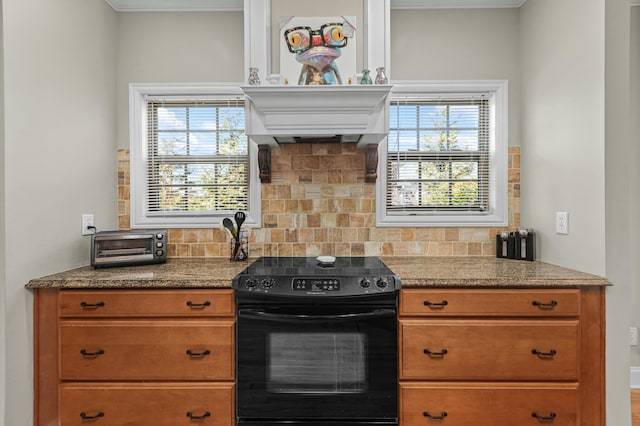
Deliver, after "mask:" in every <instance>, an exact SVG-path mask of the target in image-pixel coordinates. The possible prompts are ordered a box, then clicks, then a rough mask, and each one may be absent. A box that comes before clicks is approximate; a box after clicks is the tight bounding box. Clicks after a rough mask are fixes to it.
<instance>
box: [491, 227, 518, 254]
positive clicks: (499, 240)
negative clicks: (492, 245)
mask: <svg viewBox="0 0 640 426" xmlns="http://www.w3.org/2000/svg"><path fill="white" fill-rule="evenodd" d="M496 257H502V258H506V259H515V258H516V237H515V234H514V233H513V232H500V233H498V234H497V235H496Z"/></svg>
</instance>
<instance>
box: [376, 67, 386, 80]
mask: <svg viewBox="0 0 640 426" xmlns="http://www.w3.org/2000/svg"><path fill="white" fill-rule="evenodd" d="M376 71H378V74H377V75H376V84H387V83H389V79H387V74H386V73H385V72H384V67H379V68H376Z"/></svg>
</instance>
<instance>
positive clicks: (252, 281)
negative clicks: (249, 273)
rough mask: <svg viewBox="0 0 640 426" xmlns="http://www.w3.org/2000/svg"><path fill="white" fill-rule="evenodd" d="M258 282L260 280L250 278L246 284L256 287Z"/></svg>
mask: <svg viewBox="0 0 640 426" xmlns="http://www.w3.org/2000/svg"><path fill="white" fill-rule="evenodd" d="M256 284H258V281H256V280H255V279H254V278H248V279H247V280H246V281H245V282H244V285H245V286H246V287H249V288H253V287H255V286H256Z"/></svg>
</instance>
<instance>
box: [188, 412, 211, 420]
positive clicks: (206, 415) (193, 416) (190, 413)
mask: <svg viewBox="0 0 640 426" xmlns="http://www.w3.org/2000/svg"><path fill="white" fill-rule="evenodd" d="M187 417H189V418H190V419H191V420H203V419H206V418H207V417H211V413H210V412H208V411H205V412H204V414H203V415H201V416H196V415H195V414H193V413H192V412H191V411H189V412H188V413H187Z"/></svg>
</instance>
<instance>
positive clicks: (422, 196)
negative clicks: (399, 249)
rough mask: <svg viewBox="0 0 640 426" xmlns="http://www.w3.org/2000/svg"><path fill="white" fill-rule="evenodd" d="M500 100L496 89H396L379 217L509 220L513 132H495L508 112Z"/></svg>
mask: <svg viewBox="0 0 640 426" xmlns="http://www.w3.org/2000/svg"><path fill="white" fill-rule="evenodd" d="M394 89H396V87H395V86H394ZM414 89H415V88H414ZM427 89H428V88H427ZM497 106H499V108H501V109H502V108H504V107H505V106H504V105H498V104H497V103H496V93H495V91H494V90H487V91H473V92H460V91H454V92H450V93H446V92H437V93H431V92H429V91H428V90H427V91H424V92H421V91H417V92H415V93H407V92H406V91H403V90H402V88H399V89H396V91H395V92H394V91H392V94H391V101H390V105H389V135H388V137H387V146H386V148H387V149H386V152H385V155H384V157H385V161H384V164H382V165H381V166H382V167H384V168H385V170H384V172H383V173H384V179H383V180H384V188H381V189H379V191H378V198H379V200H378V210H379V211H380V212H381V213H382V214H378V224H379V225H382V226H384V225H386V224H389V225H391V224H393V225H395V226H397V225H401V224H404V223H406V224H411V225H418V226H419V225H426V226H428V225H432V224H433V225H441V226H449V225H450V226H461V225H462V226H464V225H469V226H472V225H491V226H495V225H498V224H503V223H504V224H506V223H505V221H506V206H507V201H506V173H507V170H506V166H507V165H506V161H505V159H506V154H507V145H506V137H505V136H506V135H505V134H503V133H500V134H499V135H497V133H496V125H498V126H499V127H500V128H502V127H503V125H506V123H499V124H498V123H497V122H496V120H497V119H498V118H502V117H503V116H506V114H496V107H497ZM497 136H499V137H500V138H501V139H502V140H501V141H498V140H497ZM380 198H382V199H380Z"/></svg>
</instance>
